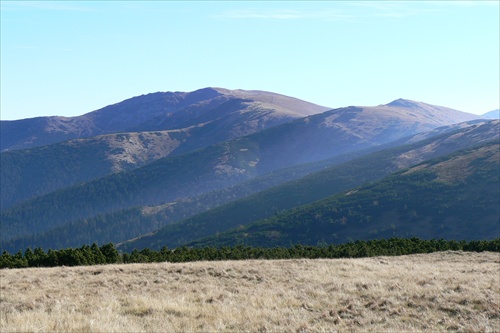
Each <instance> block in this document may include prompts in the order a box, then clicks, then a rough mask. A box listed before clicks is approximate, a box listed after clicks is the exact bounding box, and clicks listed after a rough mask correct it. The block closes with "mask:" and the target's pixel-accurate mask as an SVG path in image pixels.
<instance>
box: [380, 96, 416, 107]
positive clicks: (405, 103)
mask: <svg viewBox="0 0 500 333" xmlns="http://www.w3.org/2000/svg"><path fill="white" fill-rule="evenodd" d="M421 105H422V102H417V101H412V100H410V99H403V98H398V99H396V100H394V101H392V102H390V103H389V104H386V106H397V107H404V108H414V107H418V106H421Z"/></svg>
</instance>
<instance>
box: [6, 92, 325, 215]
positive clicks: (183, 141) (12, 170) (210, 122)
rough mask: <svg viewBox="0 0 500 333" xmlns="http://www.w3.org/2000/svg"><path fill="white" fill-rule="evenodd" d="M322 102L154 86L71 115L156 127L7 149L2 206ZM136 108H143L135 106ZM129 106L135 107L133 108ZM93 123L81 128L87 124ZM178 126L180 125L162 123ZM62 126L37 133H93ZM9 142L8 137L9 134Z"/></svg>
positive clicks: (102, 124) (269, 123)
mask: <svg viewBox="0 0 500 333" xmlns="http://www.w3.org/2000/svg"><path fill="white" fill-rule="evenodd" d="M166 96H170V99H166ZM174 96H176V99H174V98H173V97H174ZM181 97H182V98H181ZM241 97H245V98H247V99H242V98H241ZM162 98H163V99H162ZM249 98H251V99H249ZM172 100H173V101H172ZM174 102H177V104H175V103H174ZM169 103H170V104H172V105H170V107H169V108H167V107H166V105H169ZM189 103H194V104H189ZM162 105H163V107H165V108H166V109H167V110H169V112H170V113H168V114H167V116H165V115H164V114H162V115H161V116H155V115H156V113H157V112H156V111H155V110H158V109H159V108H160V106H162ZM136 108H137V110H136ZM148 109H149V110H150V111H151V112H150V113H151V114H150V115H149V116H150V117H152V118H151V119H150V120H151V121H149V120H145V119H149V118H147V116H148V114H147V112H146V111H147V110H148ZM325 109H326V108H324V107H320V106H317V105H314V104H311V103H307V102H304V101H300V100H298V99H295V98H292V97H287V96H283V95H278V94H274V93H268V92H262V91H243V90H235V91H231V90H225V89H220V88H218V89H203V90H200V91H196V92H193V93H189V94H186V93H157V94H153V95H152V96H149V95H147V96H141V97H136V98H133V99H130V100H127V101H124V102H122V103H119V104H117V105H113V106H110V107H106V108H103V109H101V110H99V111H95V112H92V113H89V114H86V115H84V116H81V117H75V118H71V122H72V123H73V122H74V123H76V124H81V123H82V122H83V121H84V120H85V119H86V120H88V119H90V118H92V119H94V120H93V122H92V124H91V125H92V126H94V127H95V128H94V129H93V130H92V131H94V132H96V131H97V130H96V128H99V131H104V132H109V131H115V130H118V129H120V128H123V129H124V128H125V127H127V126H128V127H131V128H132V127H134V126H135V128H134V130H139V129H142V130H148V129H153V128H154V129H158V131H153V132H151V131H142V132H123V133H117V134H106V135H99V136H92V137H87V138H81V139H73V140H70V141H64V142H60V143H56V144H52V145H47V146H42V147H35V148H31V149H24V150H13V151H4V152H3V153H2V154H1V163H2V170H1V172H0V179H1V181H2V192H1V201H0V205H1V207H2V209H5V208H8V207H10V206H12V205H13V204H15V203H18V202H21V201H24V200H27V199H30V198H34V197H36V196H40V195H43V194H47V193H50V192H52V191H55V190H58V189H61V188H65V187H69V186H72V185H76V184H79V183H82V182H87V181H90V180H93V179H97V178H99V177H103V176H106V175H109V174H112V173H115V172H120V171H129V170H133V169H134V168H137V167H140V166H144V165H146V164H148V163H151V162H153V161H155V160H157V159H160V158H163V157H166V156H169V155H179V154H182V153H187V152H190V151H193V150H196V149H200V148H204V147H207V146H209V145H213V144H216V143H219V142H222V141H227V140H231V139H234V138H237V137H240V136H243V135H248V134H251V133H255V132H258V131H261V130H263V129H266V128H269V127H273V126H276V125H279V124H282V123H286V122H288V121H291V120H293V119H295V118H298V117H303V116H305V115H309V114H313V113H317V112H319V111H323V110H325ZM140 110H142V111H141V112H139V111H140ZM119 112H120V113H119ZM129 112H132V115H130V114H129ZM118 113H119V114H118ZM136 116H137V117H136ZM116 117H118V118H120V121H119V122H117V123H115V122H113V121H112V120H113V119H114V118H116ZM122 118H123V119H122ZM51 119H52V120H54V119H56V118H46V119H45V120H46V121H47V122H50V121H52V120H51ZM57 119H59V118H57ZM126 119H128V120H127V121H126ZM31 121H32V120H29V119H27V120H23V121H19V123H18V125H19V124H21V123H23V124H24V123H28V124H29V123H30V122H31ZM145 123H148V124H145ZM2 124H3V125H5V126H6V133H4V132H3V131H4V129H3V128H2V135H5V136H6V137H7V136H8V134H9V126H8V125H9V124H11V123H2ZM12 124H14V125H15V123H12ZM84 124H87V125H88V124H89V122H87V121H85V122H84ZM25 125H26V124H25ZM89 126H90V125H89ZM92 126H90V127H86V128H87V129H90V128H91V127H92ZM176 126H181V127H180V128H178V129H170V130H160V129H162V128H175V127H176ZM182 126H186V127H182ZM49 127H50V126H49ZM50 128H52V127H50ZM59 129H60V130H54V131H52V130H51V131H52V132H50V133H52V134H54V135H53V136H47V135H48V134H47V133H39V134H37V135H36V136H37V137H39V138H46V139H47V138H52V139H55V138H59V139H64V138H65V136H66V137H72V136H77V134H78V133H84V134H85V135H91V134H92V133H93V132H92V131H90V130H89V131H90V132H89V131H83V130H82V128H81V127H79V126H77V125H75V127H74V128H73V129H72V130H68V129H67V128H66V127H60V128H59ZM61 131H63V132H64V133H62V132H61ZM63 134H64V135H65V136H64V135H63ZM94 134H95V133H94ZM16 135H20V134H18V133H16ZM6 141H9V140H8V138H7V139H6ZM36 142H37V143H38V144H41V143H43V142H44V139H40V140H37V141H35V142H33V141H31V140H29V143H28V144H23V145H24V146H26V145H28V146H29V145H33V144H36ZM2 143H4V140H3V139H2ZM23 145H21V146H23Z"/></svg>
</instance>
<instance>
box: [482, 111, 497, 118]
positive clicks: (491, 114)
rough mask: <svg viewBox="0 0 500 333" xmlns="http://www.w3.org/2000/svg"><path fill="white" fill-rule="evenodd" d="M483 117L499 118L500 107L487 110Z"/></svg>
mask: <svg viewBox="0 0 500 333" xmlns="http://www.w3.org/2000/svg"><path fill="white" fill-rule="evenodd" d="M481 118H486V119H499V118H500V109H496V110H493V111H490V112H486V113H485V114H483V115H481Z"/></svg>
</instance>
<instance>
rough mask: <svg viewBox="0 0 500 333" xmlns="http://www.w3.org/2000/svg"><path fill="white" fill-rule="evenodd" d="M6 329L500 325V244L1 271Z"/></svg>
mask: <svg viewBox="0 0 500 333" xmlns="http://www.w3.org/2000/svg"><path fill="white" fill-rule="evenodd" d="M0 279H1V298H0V313H1V320H0V330H1V331H2V332H145V331H148V332H214V331H225V332H240V331H251V332H302V331H304V332H316V331H328V332H335V331H340V332H346V331H352V332H420V331H425V332H436V331H461V332H500V254H499V253H487V252H486V253H467V252H444V253H434V254H427V255H411V256H401V257H375V258H365V259H333V260H326V259H321V260H282V261H279V260H272V261H260V260H250V261H225V262H194V263H182V264H172V263H158V264H130V265H109V266H93V267H74V268H70V267H58V268H39V269H34V268H30V269H21V270H1V271H0Z"/></svg>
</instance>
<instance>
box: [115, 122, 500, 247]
mask: <svg viewBox="0 0 500 333" xmlns="http://www.w3.org/2000/svg"><path fill="white" fill-rule="evenodd" d="M455 127H461V126H453V127H452V128H455ZM441 130H442V131H444V129H441ZM499 135H500V122H499V121H483V122H481V123H474V124H473V125H469V126H466V127H463V128H461V129H458V130H450V131H449V132H444V133H442V134H439V135H436V134H435V135H434V136H430V137H429V138H427V139H425V140H421V141H417V142H413V141H414V138H415V137H409V138H406V139H404V140H401V141H400V144H402V143H403V142H410V143H411V144H407V145H402V146H398V147H395V148H388V149H385V150H381V151H379V152H374V153H371V154H367V155H366V156H362V157H358V158H353V159H352V160H351V161H347V162H344V163H340V164H338V165H334V164H333V162H332V166H331V167H328V168H324V169H323V170H320V171H317V172H314V173H311V174H310V175H307V176H304V177H303V178H301V179H298V180H295V181H291V182H287V183H284V184H282V185H279V186H275V187H273V188H270V189H268V190H264V191H262V192H260V193H257V194H254V195H252V196H249V197H246V198H242V199H239V200H237V201H233V202H231V203H228V204H226V205H223V206H221V207H218V208H215V209H212V210H209V211H207V212H206V213H202V214H199V215H196V216H193V217H191V218H189V219H186V220H184V221H181V222H178V223H174V224H171V225H168V226H165V227H164V228H162V229H160V230H158V231H155V232H154V233H152V234H148V235H144V236H143V237H140V238H138V239H135V240H134V241H131V242H127V243H124V244H122V245H121V246H120V248H121V249H122V250H128V251H130V250H132V249H134V248H137V249H142V248H152V249H160V248H161V247H162V246H168V247H170V248H174V247H177V246H180V245H184V244H186V243H188V242H191V241H194V240H195V239H197V238H202V237H207V236H210V235H214V234H216V233H220V232H223V231H225V230H228V229H230V228H236V227H239V228H241V227H242V226H245V225H247V224H249V223H251V222H254V221H257V220H259V219H264V218H268V217H272V216H273V215H276V214H277V213H279V212H282V211H284V210H288V209H292V208H293V207H296V206H301V205H305V204H308V203H311V202H313V201H316V200H320V199H322V198H325V197H327V196H329V195H333V194H336V193H339V192H342V191H345V190H348V189H351V188H354V187H357V186H360V185H362V184H364V183H367V182H372V181H375V180H377V179H381V178H383V177H385V176H388V175H389V174H391V173H393V172H396V171H397V170H400V169H403V168H407V167H410V166H411V165H414V164H418V163H420V162H422V161H424V160H427V159H431V158H436V157H439V156H443V155H446V154H450V153H452V152H455V151H457V150H459V149H464V148H467V147H471V146H475V145H478V144H481V143H482V142H486V141H491V140H498V139H499ZM416 137H423V135H422V134H418V135H416ZM173 210H174V211H175V207H174V208H173ZM160 214H161V213H158V215H160ZM169 214H171V211H169V213H166V214H165V215H169Z"/></svg>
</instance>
